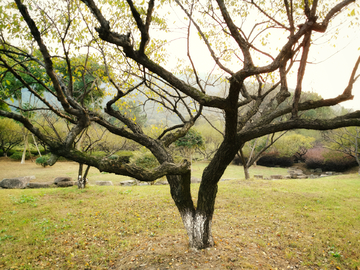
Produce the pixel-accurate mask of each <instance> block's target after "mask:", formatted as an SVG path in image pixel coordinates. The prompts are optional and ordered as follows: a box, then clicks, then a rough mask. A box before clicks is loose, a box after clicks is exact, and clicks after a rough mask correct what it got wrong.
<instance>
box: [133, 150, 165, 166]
mask: <svg viewBox="0 0 360 270" xmlns="http://www.w3.org/2000/svg"><path fill="white" fill-rule="evenodd" d="M131 162H132V163H134V164H135V165H137V166H139V167H142V168H145V169H151V168H155V167H156V166H158V165H159V162H158V161H157V160H156V158H155V157H154V155H152V154H151V153H147V152H145V153H144V152H139V151H138V152H134V154H133V156H132V157H131Z"/></svg>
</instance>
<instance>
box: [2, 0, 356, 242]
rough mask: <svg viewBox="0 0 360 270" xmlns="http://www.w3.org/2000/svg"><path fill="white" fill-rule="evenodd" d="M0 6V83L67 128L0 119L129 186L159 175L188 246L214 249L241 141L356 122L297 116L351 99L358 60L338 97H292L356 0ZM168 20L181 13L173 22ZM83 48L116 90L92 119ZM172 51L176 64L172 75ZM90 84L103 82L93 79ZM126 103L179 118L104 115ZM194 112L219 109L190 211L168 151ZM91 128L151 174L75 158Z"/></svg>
mask: <svg viewBox="0 0 360 270" xmlns="http://www.w3.org/2000/svg"><path fill="white" fill-rule="evenodd" d="M55 2H56V4H55ZM0 7H1V10H0V14H1V18H0V21H1V23H0V29H1V44H0V51H1V57H0V67H1V78H0V79H1V80H2V81H1V82H2V84H3V85H4V81H5V83H7V82H6V79H5V78H6V77H7V76H12V77H14V80H13V81H14V82H16V83H19V84H21V85H22V86H21V87H26V88H27V89H28V90H29V91H30V92H31V93H33V94H34V96H36V98H37V99H39V100H40V101H42V103H43V104H45V105H44V106H45V108H42V110H46V111H48V112H51V113H52V114H53V115H56V117H58V118H62V119H64V120H65V121H67V122H68V123H69V127H70V129H69V132H68V133H67V134H66V136H65V138H61V137H56V136H55V137H52V138H50V137H48V136H46V133H45V131H44V129H43V128H42V127H39V126H37V125H36V124H35V123H34V122H33V121H32V119H30V118H27V117H26V116H24V115H21V114H18V113H16V112H8V111H5V110H0V115H1V116H5V117H8V118H12V119H15V120H17V121H19V122H21V123H22V124H23V125H24V126H25V127H26V128H27V129H28V130H30V131H31V132H32V133H33V134H35V135H36V136H37V137H38V138H39V139H40V140H41V141H43V142H44V143H46V145H47V146H48V147H49V149H50V150H51V152H52V153H54V154H55V156H64V157H66V158H68V159H70V160H74V161H77V162H79V163H81V164H86V165H90V166H93V167H96V168H98V169H99V170H100V171H106V172H110V173H116V174H122V175H127V176H131V177H134V178H136V179H138V180H140V181H153V180H155V179H157V178H159V177H162V176H166V177H167V180H168V182H169V184H170V192H171V196H172V198H173V200H174V202H175V204H176V206H177V208H178V210H179V213H180V215H181V217H182V219H183V222H184V226H185V228H186V230H187V233H188V236H189V242H190V246H191V247H193V248H197V249H202V248H206V247H209V246H212V245H213V243H214V242H213V239H212V234H211V224H212V217H213V213H214V207H215V198H216V194H217V190H218V188H217V184H218V182H219V180H220V178H221V176H222V175H223V173H224V171H225V169H226V167H227V166H228V165H229V163H230V162H231V161H232V159H233V158H234V156H235V155H236V153H237V151H238V150H239V149H241V148H242V146H243V145H244V144H245V143H246V142H248V141H251V140H253V139H255V138H258V137H262V136H264V135H267V134H273V133H276V132H281V131H286V130H291V129H297V128H303V129H315V130H328V129H335V128H340V127H347V126H360V111H354V112H350V113H347V114H344V115H341V116H337V117H333V118H330V119H324V118H321V117H320V118H315V119H314V118H312V117H304V116H306V114H305V112H307V111H309V110H313V109H316V108H325V107H329V106H334V105H337V104H339V103H341V102H344V101H347V100H351V99H352V98H353V95H354V93H353V87H354V84H355V82H356V80H357V79H358V76H359V75H357V74H358V73H357V72H358V66H359V64H360V57H358V56H357V52H354V62H353V63H346V64H350V65H352V66H353V69H352V72H351V73H350V74H348V81H347V84H346V86H345V87H344V89H337V91H336V94H335V95H334V96H333V97H332V98H328V99H319V100H311V99H302V92H303V89H302V88H303V87H302V83H303V79H304V76H305V75H306V72H305V71H306V67H307V65H308V62H309V53H310V52H311V51H312V50H316V49H317V47H316V46H314V40H316V39H317V38H318V37H319V36H321V37H322V36H326V35H329V34H328V32H329V27H330V25H331V23H333V22H334V23H338V24H339V23H343V22H344V21H342V18H343V17H341V16H345V17H346V16H349V17H355V16H356V17H358V16H359V4H358V3H355V0H342V1H319V0H314V1H308V0H304V1H288V0H284V1H246V0H244V1H223V0H216V1H180V0H174V1H155V0H148V1H135V0H127V1H95V0H86V1H85V0H83V1H63V2H58V1H21V0H14V1H10V0H6V1H2V2H1V4H0ZM54 7H56V8H54ZM175 14H181V15H180V16H177V17H178V19H175V21H174V16H173V15H175ZM344 23H345V22H344ZM350 26H351V25H350ZM355 26H356V25H355ZM353 27H354V26H353ZM193 33H194V34H195V35H193ZM194 36H195V37H196V38H198V41H197V42H195V41H194V40H195V37H194ZM176 38H182V39H183V41H184V43H183V44H182V46H180V47H178V48H174V47H171V43H172V42H171V41H173V40H175V39H176ZM198 44H201V46H200V45H199V47H198ZM329 46H332V44H329ZM199 48H201V50H206V51H207V55H208V58H209V59H208V60H207V61H206V63H210V65H208V69H207V71H206V72H205V73H204V71H203V70H201V69H200V67H199V66H200V64H201V63H199V61H198V60H197V59H196V54H197V49H199ZM37 52H40V53H37ZM84 52H85V54H86V55H89V56H91V57H94V59H97V61H98V62H99V63H100V62H101V63H102V64H103V65H104V67H105V74H106V76H107V78H106V81H109V83H110V84H111V86H112V88H113V89H114V90H115V94H111V93H113V92H111V91H110V92H109V97H110V99H109V100H108V101H107V103H106V105H105V108H104V110H103V111H99V110H95V109H94V108H93V107H92V106H91V104H90V103H87V102H82V100H85V99H87V98H88V99H90V97H91V95H93V94H95V92H96V91H97V90H96V88H94V87H92V85H95V84H96V83H97V79H95V78H93V79H92V80H90V82H83V83H84V84H86V85H88V88H86V89H85V90H84V91H83V92H82V94H81V95H80V96H79V95H77V94H76V93H77V90H78V89H77V88H78V87H81V86H80V85H79V84H77V80H76V78H75V76H76V74H77V69H76V65H77V64H74V62H73V61H72V59H73V57H78V56H79V55H80V54H84ZM180 53H183V55H186V56H187V59H181V61H179V62H178V64H177V65H175V67H174V65H173V67H171V64H173V63H174V62H176V60H177V59H175V58H176V55H177V54H180ZM18 56H21V57H23V58H24V59H26V61H27V62H29V63H31V64H32V65H36V66H38V67H39V69H41V70H43V73H42V74H41V76H31V72H28V73H29V74H28V75H29V76H31V77H32V78H33V79H34V80H35V81H36V83H37V84H38V85H41V86H42V87H43V88H44V89H45V90H44V91H47V92H49V93H50V94H51V95H52V96H54V97H55V98H56V99H57V101H58V104H59V105H57V106H54V105H53V104H51V103H50V102H49V101H48V100H47V99H46V98H45V97H43V96H41V95H39V94H38V93H37V91H36V89H34V87H33V86H32V85H30V84H29V83H27V81H26V80H25V79H24V78H23V74H22V73H21V72H20V70H19V69H18V68H19V67H22V63H23V62H22V61H16V59H17V57H18ZM78 59H79V58H78ZM60 60H61V61H64V62H62V63H63V64H64V65H63V66H62V67H61V68H63V69H65V70H67V76H61V70H60V68H59V67H58V66H57V61H60ZM203 62H205V61H203ZM83 66H84V67H85V69H88V66H87V65H84V64H83ZM78 71H79V70H78ZM79 72H80V73H81V72H82V71H79ZM63 73H64V72H63ZM204 74H205V75H204ZM290 74H296V86H295V90H294V95H293V97H291V94H290V91H289V87H288V81H289V76H290ZM80 77H81V76H80ZM98 77H99V79H100V81H103V82H105V78H104V75H103V74H99V76H98ZM329 79H332V78H329ZM334 79H336V78H334ZM223 84H226V87H225V89H223V91H222V94H221V95H216V94H214V91H212V90H213V89H214V88H217V87H220V85H223ZM97 85H99V86H101V84H100V83H97ZM1 91H6V88H5V89H4V88H2V89H1ZM100 91H103V90H101V89H100ZM80 97H81V98H80ZM125 99H133V100H141V101H142V106H143V107H144V108H146V107H148V106H154V108H156V109H159V110H164V111H167V112H168V113H171V114H173V115H175V116H176V117H177V119H178V122H177V123H176V124H173V125H171V126H170V125H169V126H168V125H164V128H163V129H162V130H161V131H160V132H159V133H158V134H157V136H155V137H154V136H153V135H152V134H149V133H147V131H146V130H145V129H143V128H142V127H141V125H140V124H139V123H137V122H136V119H134V118H133V117H129V115H128V114H125V112H124V111H122V110H121V108H120V109H119V108H115V104H116V102H118V101H120V100H125ZM2 101H4V100H2ZM285 101H287V102H285ZM205 110H214V111H218V112H221V113H223V114H224V119H225V123H224V130H222V131H221V132H222V133H223V139H222V143H221V144H220V146H219V148H218V150H217V151H216V153H215V154H214V157H213V158H212V160H211V161H210V163H209V164H208V166H207V167H206V169H205V170H204V172H203V175H202V180H201V184H200V187H199V192H198V199H197V205H196V207H195V205H194V202H193V200H192V195H191V189H190V176H191V170H190V164H189V162H188V161H186V160H184V161H182V162H180V163H176V162H175V159H174V156H173V153H172V150H171V147H170V146H171V145H173V144H174V142H176V141H177V140H178V139H179V138H181V137H184V136H185V135H186V133H187V132H188V131H189V130H190V128H191V127H192V126H193V125H194V124H195V122H196V121H197V119H199V118H200V116H201V115H202V112H203V111H205ZM109 118H112V119H115V120H116V122H121V123H122V125H117V124H114V122H112V121H110V120H109ZM92 123H93V124H95V125H100V126H102V127H104V128H106V129H107V130H108V131H109V132H111V133H112V134H114V135H117V136H120V137H123V138H127V139H129V140H132V141H134V142H136V143H138V144H139V145H141V146H143V147H145V148H147V149H148V150H149V151H150V152H151V153H152V155H153V156H154V157H155V158H156V159H157V161H158V162H159V166H157V167H155V168H153V169H150V168H143V167H139V166H137V165H136V164H131V163H123V162H121V161H120V160H116V159H107V158H97V157H93V156H90V155H87V154H84V153H82V152H80V151H78V150H77V149H76V148H75V147H74V142H75V141H76V139H77V138H78V137H79V136H80V135H81V133H82V132H83V131H84V130H85V129H86V128H87V127H89V125H90V124H92Z"/></svg>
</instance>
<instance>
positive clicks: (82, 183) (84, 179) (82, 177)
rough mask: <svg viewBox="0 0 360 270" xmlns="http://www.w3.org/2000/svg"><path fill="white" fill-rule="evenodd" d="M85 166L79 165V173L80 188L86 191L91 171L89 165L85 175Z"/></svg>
mask: <svg viewBox="0 0 360 270" xmlns="http://www.w3.org/2000/svg"><path fill="white" fill-rule="evenodd" d="M83 166H84V164H82V163H79V172H78V188H79V189H84V188H85V187H86V183H87V175H88V173H89V170H90V166H89V165H88V166H87V167H86V170H85V173H84V175H83Z"/></svg>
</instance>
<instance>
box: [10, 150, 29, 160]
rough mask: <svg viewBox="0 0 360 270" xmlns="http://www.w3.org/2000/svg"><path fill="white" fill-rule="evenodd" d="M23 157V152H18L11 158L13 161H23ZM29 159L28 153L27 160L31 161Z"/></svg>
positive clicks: (27, 154)
mask: <svg viewBox="0 0 360 270" xmlns="http://www.w3.org/2000/svg"><path fill="white" fill-rule="evenodd" d="M22 155H23V154H22V152H19V151H17V152H14V153H13V154H12V155H11V156H10V158H11V159H13V160H21V158H22ZM29 158H30V154H29V153H28V152H26V154H25V159H29Z"/></svg>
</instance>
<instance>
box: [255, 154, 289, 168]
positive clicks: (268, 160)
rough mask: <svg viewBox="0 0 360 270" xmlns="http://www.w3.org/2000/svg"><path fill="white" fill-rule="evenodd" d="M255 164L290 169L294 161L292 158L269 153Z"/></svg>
mask: <svg viewBox="0 0 360 270" xmlns="http://www.w3.org/2000/svg"><path fill="white" fill-rule="evenodd" d="M257 164H258V165H261V166H266V167H276V166H279V167H291V166H292V165H294V160H293V158H292V157H279V156H278V155H277V154H276V153H269V154H267V155H266V156H263V157H261V158H260V159H259V160H258V162H257Z"/></svg>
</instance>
